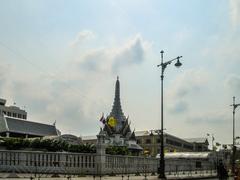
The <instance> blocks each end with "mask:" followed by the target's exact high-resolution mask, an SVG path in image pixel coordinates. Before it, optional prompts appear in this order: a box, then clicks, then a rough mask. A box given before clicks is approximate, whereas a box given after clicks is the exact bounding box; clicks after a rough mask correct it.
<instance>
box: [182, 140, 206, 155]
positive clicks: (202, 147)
mask: <svg viewBox="0 0 240 180" xmlns="http://www.w3.org/2000/svg"><path fill="white" fill-rule="evenodd" d="M185 140H186V141H188V142H190V143H192V144H193V150H194V151H198V152H201V151H209V149H208V145H209V143H208V139H207V138H188V139H185Z"/></svg>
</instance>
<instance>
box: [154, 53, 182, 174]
mask: <svg viewBox="0 0 240 180" xmlns="http://www.w3.org/2000/svg"><path fill="white" fill-rule="evenodd" d="M160 53H161V64H159V65H157V67H160V66H161V136H160V141H161V147H160V168H159V172H158V173H159V175H158V178H159V179H166V176H165V159H164V139H163V78H164V70H165V69H166V67H167V66H168V65H169V64H171V63H172V62H173V61H175V60H177V62H176V63H175V66H176V67H180V66H181V65H182V63H181V62H180V61H179V59H180V58H182V56H178V57H176V58H174V59H172V60H170V61H166V62H163V53H164V51H163V50H162V51H161V52H160Z"/></svg>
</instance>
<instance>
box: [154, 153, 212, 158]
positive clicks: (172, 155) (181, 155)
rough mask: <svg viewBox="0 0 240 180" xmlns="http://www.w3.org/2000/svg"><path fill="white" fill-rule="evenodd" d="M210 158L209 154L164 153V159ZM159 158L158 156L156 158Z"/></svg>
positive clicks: (210, 154)
mask: <svg viewBox="0 0 240 180" xmlns="http://www.w3.org/2000/svg"><path fill="white" fill-rule="evenodd" d="M211 156H212V153H211V152H173V153H165V158H166V159H181V158H183V159H207V158H209V157H211ZM156 157H157V158H159V154H158V155H157V156H156Z"/></svg>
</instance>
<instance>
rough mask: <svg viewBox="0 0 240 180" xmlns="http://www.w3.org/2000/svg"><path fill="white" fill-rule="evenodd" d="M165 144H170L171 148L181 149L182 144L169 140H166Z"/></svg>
mask: <svg viewBox="0 0 240 180" xmlns="http://www.w3.org/2000/svg"><path fill="white" fill-rule="evenodd" d="M166 143H167V144H170V145H173V146H179V147H182V143H180V142H177V141H174V140H171V139H166Z"/></svg>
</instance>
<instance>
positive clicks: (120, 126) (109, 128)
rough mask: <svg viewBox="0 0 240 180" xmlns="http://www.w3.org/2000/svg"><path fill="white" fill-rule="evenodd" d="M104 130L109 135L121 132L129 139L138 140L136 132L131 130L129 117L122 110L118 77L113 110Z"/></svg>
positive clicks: (107, 118)
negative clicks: (111, 122) (112, 121)
mask: <svg viewBox="0 0 240 180" xmlns="http://www.w3.org/2000/svg"><path fill="white" fill-rule="evenodd" d="M111 120H114V121H115V122H114V124H113V125H111V124H110V123H109V121H111ZM103 130H104V131H106V132H107V135H108V136H113V135H114V134H120V135H121V137H123V138H127V139H128V140H136V137H135V134H134V132H131V129H130V124H129V122H128V117H126V116H125V115H124V113H123V111H122V107H121V100H120V82H119V78H118V77H117V81H116V84H115V97H114V102H113V106H112V111H111V113H110V114H109V115H108V116H107V117H106V123H105V124H104V128H103Z"/></svg>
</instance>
